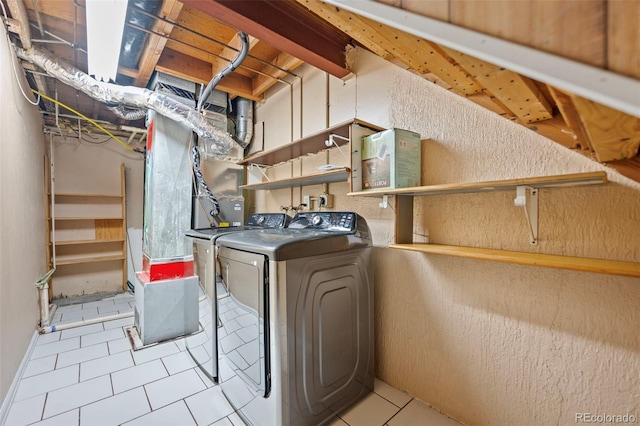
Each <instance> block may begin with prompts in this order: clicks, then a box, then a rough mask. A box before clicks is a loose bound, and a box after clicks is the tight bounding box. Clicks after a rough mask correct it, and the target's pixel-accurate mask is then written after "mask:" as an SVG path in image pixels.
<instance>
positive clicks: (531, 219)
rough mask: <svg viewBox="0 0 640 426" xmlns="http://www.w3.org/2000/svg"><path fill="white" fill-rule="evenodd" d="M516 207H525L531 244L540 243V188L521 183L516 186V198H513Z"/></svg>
mask: <svg viewBox="0 0 640 426" xmlns="http://www.w3.org/2000/svg"><path fill="white" fill-rule="evenodd" d="M513 204H514V205H515V206H516V207H522V208H523V209H524V215H525V216H526V218H527V224H528V225H529V236H530V238H531V245H534V246H535V245H537V244H538V189H537V188H533V187H530V186H524V185H520V186H517V187H516V198H514V200H513Z"/></svg>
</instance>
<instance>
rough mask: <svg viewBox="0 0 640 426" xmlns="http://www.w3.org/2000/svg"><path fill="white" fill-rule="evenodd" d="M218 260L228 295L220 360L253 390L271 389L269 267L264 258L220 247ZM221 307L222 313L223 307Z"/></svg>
mask: <svg viewBox="0 0 640 426" xmlns="http://www.w3.org/2000/svg"><path fill="white" fill-rule="evenodd" d="M218 258H219V260H220V265H221V274H222V279H223V280H224V282H225V284H226V286H227V289H228V292H229V296H228V297H227V298H226V299H227V300H225V301H224V302H223V301H222V300H221V301H220V304H221V308H220V320H221V321H222V326H223V327H224V330H225V335H224V337H221V338H220V339H219V345H218V350H219V351H220V357H221V358H223V359H225V360H226V361H227V363H228V364H229V366H231V368H232V369H233V370H234V372H235V373H236V374H237V375H238V376H239V377H240V378H242V380H243V381H244V382H245V383H246V384H247V385H249V386H250V387H251V388H253V389H254V390H255V391H257V392H260V393H262V394H263V395H264V396H265V397H267V396H268V395H269V392H270V390H271V383H270V378H271V376H270V370H269V341H268V339H269V317H268V313H269V309H268V306H267V302H266V300H267V299H266V298H267V296H268V294H269V292H268V285H269V282H268V281H269V278H268V277H269V270H268V268H269V265H268V258H267V257H266V256H265V255H261V254H256V253H248V252H244V251H240V250H234V249H230V248H228V247H220V250H219V252H218ZM223 305H224V307H225V308H224V312H222V309H223V308H222V306H223Z"/></svg>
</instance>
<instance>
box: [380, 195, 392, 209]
mask: <svg viewBox="0 0 640 426" xmlns="http://www.w3.org/2000/svg"><path fill="white" fill-rule="evenodd" d="M378 206H380V208H381V209H386V208H387V207H389V196H388V195H383V196H382V202H381V203H378Z"/></svg>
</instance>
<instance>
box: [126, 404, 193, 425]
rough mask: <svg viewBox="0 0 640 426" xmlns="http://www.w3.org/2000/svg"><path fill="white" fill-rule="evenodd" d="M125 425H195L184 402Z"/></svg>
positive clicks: (168, 406)
mask: <svg viewBox="0 0 640 426" xmlns="http://www.w3.org/2000/svg"><path fill="white" fill-rule="evenodd" d="M125 424H126V425H127V426H176V425H180V426H190V425H195V424H196V422H195V421H194V420H193V416H192V415H191V413H190V412H189V409H188V408H187V406H186V404H185V403H184V401H178V402H175V403H173V404H171V405H167V406H166V407H163V408H161V409H159V410H156V411H153V412H151V413H149V414H146V415H144V416H142V417H138V418H137V419H134V420H132V421H130V422H129V423H125Z"/></svg>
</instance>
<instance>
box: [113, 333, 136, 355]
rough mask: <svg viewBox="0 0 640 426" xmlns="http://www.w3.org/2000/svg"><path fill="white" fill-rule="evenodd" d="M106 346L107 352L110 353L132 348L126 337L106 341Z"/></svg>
mask: <svg viewBox="0 0 640 426" xmlns="http://www.w3.org/2000/svg"><path fill="white" fill-rule="evenodd" d="M107 346H108V347H109V353H110V354H112V355H113V354H115V353H118V352H123V351H128V350H131V349H132V348H131V342H130V341H129V338H128V337H125V338H124V339H118V340H112V341H110V342H107Z"/></svg>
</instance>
